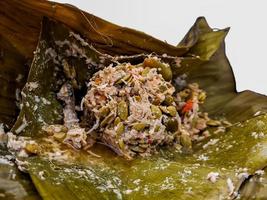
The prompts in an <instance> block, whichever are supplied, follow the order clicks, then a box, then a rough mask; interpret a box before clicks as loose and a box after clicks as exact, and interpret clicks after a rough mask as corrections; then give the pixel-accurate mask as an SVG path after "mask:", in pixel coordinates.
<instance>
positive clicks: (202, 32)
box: [0, 0, 267, 200]
mask: <svg viewBox="0 0 267 200" xmlns="http://www.w3.org/2000/svg"><path fill="white" fill-rule="evenodd" d="M0 14H1V16H2V19H1V24H0V35H1V44H0V45H1V46H0V47H1V49H3V52H4V54H3V55H4V56H2V57H1V58H3V59H4V61H5V62H2V63H0V67H1V68H3V69H6V70H7V74H6V75H5V74H4V75H3V77H4V78H6V79H7V80H6V83H5V86H6V87H10V91H11V90H13V91H14V90H15V89H16V88H22V85H23V83H25V80H22V81H21V83H20V84H18V85H14V84H13V82H14V78H15V77H16V76H17V75H18V73H21V74H24V75H25V74H27V72H28V70H29V68H28V67H25V66H24V64H25V63H26V60H27V59H29V60H31V58H32V57H33V55H32V52H33V51H34V50H35V46H36V45H37V41H38V34H39V31H40V28H41V27H40V24H41V20H42V18H43V16H47V17H50V18H52V19H55V20H57V21H58V22H62V23H63V24H65V25H66V26H63V25H62V24H60V23H58V22H54V21H51V20H49V19H47V18H45V19H44V21H43V24H42V32H41V36H40V40H39V42H38V47H37V49H36V51H35V55H34V59H33V61H32V64H31V68H30V71H29V75H28V79H27V84H28V85H26V86H25V87H24V89H23V95H22V96H23V99H22V103H23V108H22V110H21V112H20V115H19V118H18V120H17V122H16V124H15V126H14V127H13V129H12V131H14V132H16V130H20V129H21V127H22V126H21V125H23V123H24V125H25V122H26V127H25V129H23V130H22V131H23V135H28V136H32V137H40V136H41V135H40V134H39V133H40V132H39V129H40V127H41V126H42V125H43V124H53V123H58V122H61V121H62V119H61V116H62V114H61V112H62V107H61V104H60V102H59V101H58V100H57V98H56V92H57V91H58V89H59V88H57V87H56V85H57V84H56V82H57V81H65V79H66V77H67V75H66V73H65V75H64V73H63V71H62V69H61V68H60V66H62V65H64V64H63V60H64V62H65V61H66V62H67V63H68V64H70V65H71V66H73V67H74V68H75V71H76V72H77V80H75V81H76V82H77V83H76V84H77V88H78V89H79V90H80V91H84V90H86V86H85V81H86V80H88V79H89V78H90V76H91V75H92V74H93V73H94V72H95V71H97V70H98V69H99V68H97V66H99V65H100V66H102V65H101V59H104V64H107V63H110V62H113V61H114V60H116V59H117V60H118V59H121V60H120V61H122V60H124V61H129V62H140V60H141V61H142V60H143V59H144V58H145V57H146V56H147V54H156V55H159V56H161V57H162V59H165V60H166V62H169V63H170V64H171V65H172V69H173V72H174V74H175V78H177V77H178V76H179V75H182V74H183V73H185V74H186V75H187V81H188V82H197V83H199V84H200V86H201V87H202V88H203V89H204V90H205V91H207V94H208V99H207V102H206V103H205V104H204V107H203V110H204V111H207V112H209V113H210V114H212V115H213V116H214V117H215V118H216V117H218V118H221V117H225V118H226V119H227V120H229V121H231V122H238V121H241V123H239V124H235V125H234V126H233V127H232V128H230V129H229V130H227V132H226V133H221V134H219V135H214V136H213V137H212V138H211V140H209V141H204V142H203V143H199V144H197V145H195V148H194V153H193V154H192V155H184V154H181V153H179V152H175V153H174V152H171V151H167V150H166V151H165V150H163V151H162V152H161V154H160V155H157V156H155V157H153V158H150V159H141V158H138V159H136V160H134V161H132V162H128V161H127V162H126V161H125V160H123V159H122V158H120V157H117V156H115V155H114V154H113V153H112V152H110V151H109V150H108V149H103V148H96V149H95V151H96V153H97V154H99V155H101V158H95V157H93V156H90V155H87V154H86V155H85V154H84V152H78V153H76V154H75V155H76V163H75V164H72V163H68V164H63V163H59V162H51V161H48V160H47V159H46V158H42V157H30V158H29V159H28V162H29V174H30V176H31V178H32V180H33V183H34V185H35V186H36V188H37V190H38V192H39V193H40V195H41V196H42V198H43V199H49V200H50V199H68V198H71V199H88V198H90V199H141V198H142V199H177V198H179V199H203V198H204V199H217V198H223V197H225V198H226V197H229V195H230V193H231V192H230V191H229V189H231V188H228V186H227V180H228V185H229V180H231V181H232V182H233V184H234V186H235V188H234V191H232V192H238V191H239V187H240V185H242V188H245V186H246V182H244V180H245V178H244V177H241V179H240V176H238V175H239V174H240V173H242V172H246V173H248V175H253V174H254V173H255V172H256V171H257V170H258V169H262V168H264V167H265V166H266V161H267V157H266V153H265V152H266V142H267V140H266V134H265V133H266V131H267V130H266V129H267V126H266V123H267V119H266V115H261V116H258V117H256V118H253V117H254V114H255V113H256V112H258V111H260V112H261V113H264V112H265V111H266V109H267V106H266V105H267V104H266V102H267V100H266V97H265V96H263V95H259V94H255V93H253V92H249V91H246V92H242V93H237V92H236V89H235V80H234V76H233V73H232V69H231V67H230V64H229V62H228V60H227V58H226V55H225V52H224V42H223V40H224V38H225V36H226V34H227V32H228V29H224V30H216V31H215V30H212V29H211V28H210V27H209V26H208V24H207V22H206V21H205V19H204V18H199V19H198V20H197V21H196V23H195V25H194V26H193V27H192V28H191V29H190V31H189V33H188V34H187V35H186V36H185V38H184V39H183V40H182V42H181V43H180V44H179V45H178V46H177V47H174V46H171V45H168V44H166V43H164V42H162V41H159V40H156V39H154V38H152V37H150V36H148V35H145V34H144V33H141V32H138V31H134V30H131V29H128V28H122V27H119V26H117V25H114V24H111V23H109V22H106V21H104V20H102V19H100V18H97V17H95V16H93V15H90V14H87V13H85V12H83V11H80V10H79V9H77V8H75V7H73V6H67V5H62V4H57V3H52V2H46V1H31V0H21V1H15V0H10V1H8V2H7V1H2V2H0ZM17 19H20V21H18V20H17ZM67 27H68V28H67ZM69 28H70V29H72V30H71V31H70V30H69ZM14 32H17V33H19V34H17V35H14V34H12V33H14ZM77 33H80V35H76V34H77ZM25 35H27V37H24V36H25ZM77 36H78V37H77ZM84 39H85V40H84ZM2 41H3V43H2ZM58 42H59V43H58ZM59 44H61V45H59ZM65 44H67V45H65ZM68 45H76V47H78V49H80V50H82V51H81V52H82V53H78V55H76V56H70V55H68V53H67V51H66V50H67V49H68ZM48 49H49V51H47V50H48ZM76 53H77V52H76ZM104 53H107V54H109V55H117V56H121V55H123V56H124V57H123V58H116V59H113V58H112V57H110V56H107V55H104ZM162 54H167V55H168V56H167V57H165V56H163V55H162ZM1 55H2V54H1ZM5 55H7V56H5ZM55 55H56V56H55ZM164 57H165V58H164ZM14 58H18V59H17V60H15V61H14ZM88 59H89V60H90V62H88ZM179 60H181V62H180V67H178V66H176V65H175V64H178V63H176V62H177V61H179ZM11 61H12V62H13V66H16V67H15V70H18V71H15V73H14V72H12V69H13V68H11V65H12V62H11ZM94 63H95V64H94ZM12 73H14V74H13V75H12V76H9V75H10V74H12ZM67 79H68V80H69V81H74V80H72V78H71V77H67ZM12 81H13V82H12ZM75 81H74V82H75ZM9 82H12V84H11V85H9V84H8V83H9ZM74 82H72V83H73V84H74V85H75V83H74ZM32 83H35V84H37V87H36V85H33V86H34V87H29V86H30V85H31V84H32ZM6 87H4V88H3V89H0V94H1V98H0V102H2V101H3V102H6V101H7V99H9V100H10V101H9V103H8V105H9V106H8V109H6V108H7V107H5V106H2V105H3V104H4V103H0V104H1V105H0V106H2V107H3V108H4V109H5V110H3V111H2V110H1V118H0V120H1V121H3V122H9V123H10V124H12V122H11V120H12V118H13V117H14V116H15V115H16V113H15V109H14V108H12V105H13V106H14V97H15V94H8V93H7V90H6ZM7 94H8V95H7ZM9 108H11V109H10V111H8V110H9ZM245 120H248V121H245ZM242 121H244V122H242ZM17 132H18V131H17ZM19 132H20V131H19ZM203 147H207V148H203ZM210 172H218V173H219V174H220V176H219V179H218V181H217V182H216V183H214V184H213V183H211V182H210V181H208V180H207V175H208V174H209V173H210ZM243 191H244V190H243ZM243 194H244V192H243ZM246 194H248V195H247V196H250V195H251V194H250V193H249V192H247V193H246ZM261 194H264V192H262V193H261Z"/></svg>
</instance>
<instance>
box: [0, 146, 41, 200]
mask: <svg viewBox="0 0 267 200" xmlns="http://www.w3.org/2000/svg"><path fill="white" fill-rule="evenodd" d="M12 157H13V156H12V155H10V154H9V153H8V152H7V150H6V149H5V148H3V147H2V146H1V147H0V160H1V162H0V199H10V200H13V199H14V200H17V199H18V200H23V199H24V200H38V199H41V198H40V196H39V194H38V193H37V191H36V189H35V187H34V185H33V183H32V181H31V179H30V177H29V175H28V174H25V173H22V172H20V171H19V170H18V168H17V166H16V165H15V163H13V162H12V160H11V159H12Z"/></svg>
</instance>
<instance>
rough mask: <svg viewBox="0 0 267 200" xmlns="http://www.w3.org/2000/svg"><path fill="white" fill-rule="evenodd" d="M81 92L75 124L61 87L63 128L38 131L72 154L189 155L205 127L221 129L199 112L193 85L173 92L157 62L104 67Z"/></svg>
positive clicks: (70, 95) (166, 70) (71, 99)
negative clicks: (101, 148) (167, 151)
mask: <svg viewBox="0 0 267 200" xmlns="http://www.w3.org/2000/svg"><path fill="white" fill-rule="evenodd" d="M87 86H88V90H87V92H86V94H85V96H84V97H83V98H82V101H81V106H80V107H81V108H80V109H81V110H82V111H83V116H82V117H81V118H80V119H79V118H78V117H77V114H76V111H75V109H76V108H75V107H76V106H75V96H74V92H73V88H72V85H71V84H70V83H65V84H64V85H63V86H62V88H61V90H60V91H59V93H58V94H57V97H58V99H59V100H60V101H61V102H62V103H63V104H64V125H50V126H44V127H43V129H44V130H45V131H46V132H47V133H49V134H50V135H53V136H54V138H56V139H57V140H59V141H61V142H63V143H64V144H67V145H68V146H70V147H72V148H75V149H86V150H88V149H90V148H92V147H93V145H94V144H95V143H100V144H103V145H105V146H108V147H109V148H110V149H112V150H113V151H114V152H116V153H117V154H118V155H121V156H123V157H125V158H126V159H132V158H133V157H135V156H138V155H140V156H150V155H152V154H155V153H157V152H158V151H159V150H160V149H161V148H163V147H174V148H179V149H183V150H186V151H190V150H191V149H192V142H194V141H198V140H201V139H203V138H206V137H208V136H209V131H208V130H207V128H208V127H209V126H221V121H217V120H212V119H210V118H209V117H208V114H207V113H203V112H201V111H200V109H199V107H200V105H201V104H203V103H204V101H205V98H206V93H205V91H203V90H201V89H200V88H199V86H198V84H196V83H191V84H188V85H186V86H183V88H182V89H181V90H179V91H177V90H176V89H175V86H174V85H173V84H172V71H171V67H170V66H169V65H168V64H166V63H164V62H162V61H161V60H160V59H159V58H157V57H148V58H146V59H145V60H144V62H143V63H141V64H138V65H132V64H130V63H123V64H118V65H116V66H112V65H110V66H108V67H106V68H104V69H103V70H100V71H98V72H97V73H95V74H94V76H93V77H92V78H91V79H90V81H89V83H88V84H87ZM220 129H223V128H222V127H220Z"/></svg>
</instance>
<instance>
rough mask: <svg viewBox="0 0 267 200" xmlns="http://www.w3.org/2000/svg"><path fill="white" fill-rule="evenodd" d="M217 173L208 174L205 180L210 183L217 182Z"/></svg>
mask: <svg viewBox="0 0 267 200" xmlns="http://www.w3.org/2000/svg"><path fill="white" fill-rule="evenodd" d="M219 175H220V174H219V173H218V172H210V173H209V174H208V175H207V180H209V181H210V182H212V183H215V182H216V181H217V179H218V178H219Z"/></svg>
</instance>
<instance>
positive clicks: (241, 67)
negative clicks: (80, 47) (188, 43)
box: [57, 0, 267, 94]
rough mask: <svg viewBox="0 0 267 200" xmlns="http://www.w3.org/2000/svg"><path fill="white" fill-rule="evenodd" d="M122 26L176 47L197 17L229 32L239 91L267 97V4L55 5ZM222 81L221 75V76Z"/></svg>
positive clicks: (204, 0)
mask: <svg viewBox="0 0 267 200" xmlns="http://www.w3.org/2000/svg"><path fill="white" fill-rule="evenodd" d="M57 2H61V3H70V4H72V5H75V6H77V7H79V8H80V9H82V10H85V11H87V12H89V13H92V14H94V15H96V16H99V17H101V18H104V19H106V20H108V21H111V22H113V23H116V24H119V25H121V26H127V27H130V28H134V29H138V30H140V31H143V32H146V33H148V34H150V35H152V36H154V37H156V38H158V39H161V40H166V41H167V42H168V43H170V44H173V45H176V44H177V43H178V42H179V41H180V40H181V39H182V38H183V36H184V35H185V34H186V32H187V31H188V30H189V28H190V27H191V26H192V25H193V23H194V22H195V20H196V18H197V17H198V16H205V17H206V19H207V20H208V22H209V24H210V26H211V27H213V28H225V27H228V26H230V27H231V30H230V32H229V34H228V36H227V39H226V48H227V49H226V50H227V56H228V58H229V60H230V62H231V65H232V67H233V70H234V73H235V78H236V82H237V90H238V91H242V90H246V89H249V90H253V91H256V92H259V93H262V94H267V78H266V77H267V68H266V58H267V23H266V20H267V1H266V0H224V1H223V0H183V1H181V0H161V1H159V0H57ZM222 75H223V74H222Z"/></svg>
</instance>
